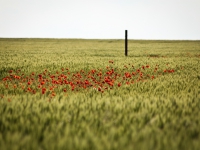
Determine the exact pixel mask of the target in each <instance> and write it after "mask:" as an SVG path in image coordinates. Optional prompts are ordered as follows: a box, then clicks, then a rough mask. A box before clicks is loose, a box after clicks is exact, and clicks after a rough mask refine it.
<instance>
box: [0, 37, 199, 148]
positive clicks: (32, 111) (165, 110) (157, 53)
mask: <svg viewBox="0 0 200 150" xmlns="http://www.w3.org/2000/svg"><path fill="white" fill-rule="evenodd" d="M128 47H129V53H128V57H125V56H124V41H123V40H83V39H0V149H1V150H9V149H12V150H13V149H20V150H23V149H24V150H25V149H34V150H35V149H38V150H51V149H58V150H60V149H63V150H66V149H70V150H78V149H81V150H82V149H86V150H88V149H95V150H98V149H99V150H102V149H113V150H114V149H119V150H122V149H126V150H133V149H135V150H138V149H139V150H142V149H144V150H149V149H153V150H170V149H174V150H178V149H180V150H199V149H200V142H199V141H200V41H162V40H160V41H153V40H129V43H128Z"/></svg>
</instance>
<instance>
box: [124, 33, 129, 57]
mask: <svg viewBox="0 0 200 150" xmlns="http://www.w3.org/2000/svg"><path fill="white" fill-rule="evenodd" d="M125 56H128V31H127V30H125Z"/></svg>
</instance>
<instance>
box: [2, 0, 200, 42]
mask: <svg viewBox="0 0 200 150" xmlns="http://www.w3.org/2000/svg"><path fill="white" fill-rule="evenodd" d="M125 30H128V38H129V39H189V40H200V0H0V37H21V38H27V37H28V38H86V39H88V38H89V39H93V38H95V39H124V32H125Z"/></svg>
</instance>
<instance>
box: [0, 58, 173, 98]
mask: <svg viewBox="0 0 200 150" xmlns="http://www.w3.org/2000/svg"><path fill="white" fill-rule="evenodd" d="M109 63H110V65H109V66H107V67H106V68H105V69H92V70H90V71H87V72H86V71H84V70H80V71H78V72H70V71H69V69H68V68H66V69H65V68H61V73H59V72H58V71H57V72H56V73H55V74H51V73H50V72H49V71H48V70H47V69H46V70H44V72H42V73H40V74H38V75H37V74H36V73H35V72H33V73H31V74H30V75H29V76H25V75H24V74H21V73H20V71H19V70H18V71H13V70H10V71H9V72H8V73H9V75H8V76H6V77H5V78H3V79H2V82H3V84H4V85H5V87H6V88H7V89H8V88H14V89H17V88H18V89H22V90H23V91H24V92H28V93H32V94H35V93H37V92H40V93H41V94H46V95H50V96H51V97H54V96H55V95H56V93H58V92H59V93H60V92H68V91H79V90H83V89H95V90H97V91H99V92H102V93H103V92H104V91H105V90H109V89H113V88H116V87H121V86H122V85H123V84H124V85H129V84H134V83H135V82H139V81H147V80H153V79H155V78H156V76H157V75H158V74H159V75H160V74H164V73H174V69H170V68H169V67H168V68H167V69H165V70H159V65H156V66H155V67H153V68H152V67H150V65H148V64H147V65H143V66H141V67H139V68H137V69H135V68H134V66H133V65H132V67H130V68H129V67H128V65H130V64H128V65H124V69H117V68H114V67H113V64H114V61H112V60H110V61H109Z"/></svg>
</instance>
